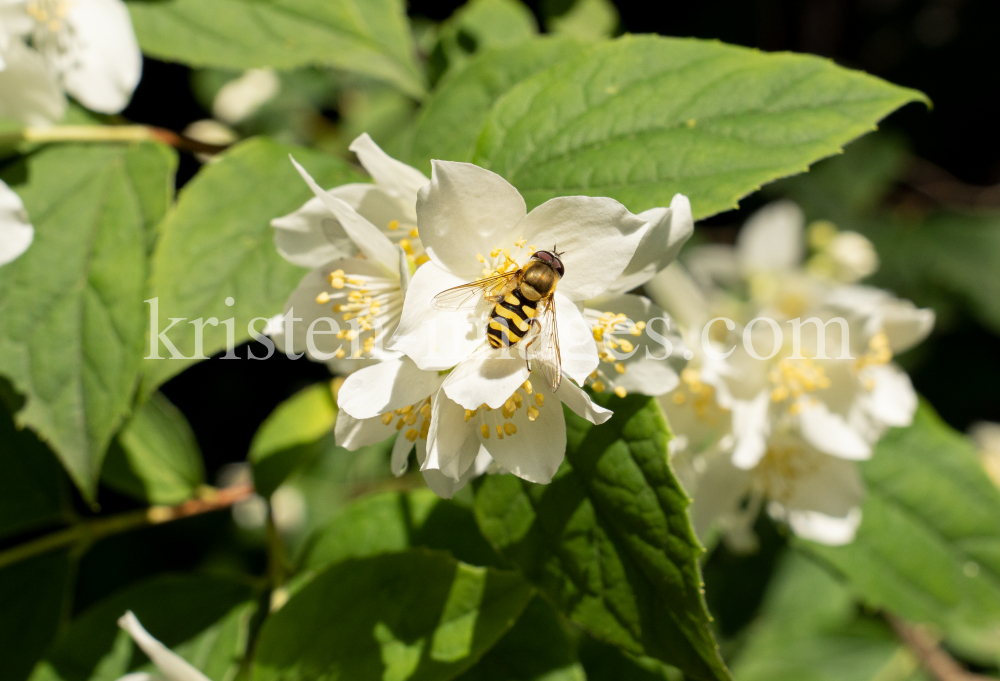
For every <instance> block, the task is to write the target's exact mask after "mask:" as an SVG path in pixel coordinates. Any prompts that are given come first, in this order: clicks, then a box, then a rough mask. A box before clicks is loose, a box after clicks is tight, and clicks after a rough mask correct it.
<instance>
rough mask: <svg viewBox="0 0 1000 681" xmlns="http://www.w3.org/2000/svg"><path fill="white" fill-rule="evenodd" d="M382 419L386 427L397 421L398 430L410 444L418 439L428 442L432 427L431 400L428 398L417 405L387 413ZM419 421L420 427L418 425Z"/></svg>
mask: <svg viewBox="0 0 1000 681" xmlns="http://www.w3.org/2000/svg"><path fill="white" fill-rule="evenodd" d="M381 418H382V424H383V425H386V426H388V425H391V424H392V422H393V420H394V419H395V420H396V426H395V428H396V430H397V431H399V432H400V433H401V434H402V436H403V437H405V438H406V439H407V440H409V441H410V442H414V441H416V440H417V438H420V439H421V440H426V439H427V433H428V432H429V431H430V427H431V398H430V397H427V398H424V399H423V400H421V401H420V402H417V403H416V404H410V405H407V406H405V407H400V408H399V409H393V410H392V411H387V412H386V413H384V414H382V417H381ZM418 420H419V421H420V424H419V425H417V421H418ZM404 428H406V430H405V431H404V430H403V429H404Z"/></svg>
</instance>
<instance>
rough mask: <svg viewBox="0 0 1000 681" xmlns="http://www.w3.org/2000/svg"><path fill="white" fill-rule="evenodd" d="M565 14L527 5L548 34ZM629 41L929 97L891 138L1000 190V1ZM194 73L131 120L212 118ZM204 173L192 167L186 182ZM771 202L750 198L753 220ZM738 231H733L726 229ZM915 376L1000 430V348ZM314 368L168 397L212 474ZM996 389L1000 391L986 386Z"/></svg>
mask: <svg viewBox="0 0 1000 681" xmlns="http://www.w3.org/2000/svg"><path fill="white" fill-rule="evenodd" d="M559 2H565V0H554V3H555V4H544V5H543V3H541V2H528V3H527V4H528V5H529V6H530V7H531V9H532V10H533V11H534V12H535V14H536V16H538V17H539V20H540V23H544V18H543V17H544V15H545V14H547V13H552V12H553V10H555V11H556V12H558V9H559V8H558V6H557V3H559ZM460 4H462V3H460V2H432V1H427V0H418V1H416V2H412V3H411V5H410V14H411V15H412V16H415V17H416V16H419V17H426V18H429V19H433V20H442V19H445V18H447V17H448V16H449V15H450V14H451V13H452V12H453V11H454V10H455V9H456V8H457V7H458V6H459V5H460ZM615 4H616V6H617V7H618V9H619V12H620V14H621V20H622V25H621V27H620V28H621V31H623V32H624V31H627V32H632V33H649V32H655V33H661V34H663V35H672V36H694V37H699V38H717V39H719V40H722V41H725V42H730V43H736V44H740V45H746V46H751V47H758V48H760V49H763V50H769V51H774V50H792V51H797V52H809V53H813V54H818V55H823V56H826V57H830V58H832V59H834V60H835V61H837V62H838V63H840V64H842V65H844V66H849V67H853V68H860V69H863V70H866V71H868V72H870V73H873V74H875V75H878V76H881V77H883V78H885V79H887V80H890V81H892V82H894V83H898V84H900V85H905V86H909V87H912V88H916V89H918V90H921V91H923V92H925V93H926V94H927V95H928V96H930V98H931V100H933V102H934V107H933V109H932V110H931V111H928V110H927V109H925V108H924V107H922V106H919V105H910V106H907V107H905V108H904V109H903V110H902V111H899V112H897V113H895V114H893V115H892V116H891V117H890V118H889V119H887V120H886V121H885V122H884V123H883V126H882V127H883V128H889V129H894V130H896V131H898V132H901V133H903V134H904V135H905V136H906V137H907V138H908V139H909V140H910V143H911V146H912V149H913V151H914V153H915V154H916V155H917V156H919V157H921V158H923V159H925V160H927V161H930V162H931V163H933V164H935V165H937V166H939V167H940V168H942V169H943V170H944V171H946V172H947V173H950V174H951V175H952V176H954V177H955V178H957V180H959V181H961V182H963V183H968V184H971V185H990V184H996V183H1000V126H998V125H997V118H998V117H997V106H996V105H997V99H998V96H1000V95H998V85H1000V41H998V40H997V38H996V31H997V28H998V27H1000V2H996V0H909V1H907V0H804V1H798V2H795V1H790V0H716V1H714V2H713V1H710V2H705V1H703V2H698V3H692V2H650V1H648V0H647V1H645V2H625V1H619V2H616V3H615ZM190 79H191V74H190V71H189V69H187V68H186V67H182V66H178V65H175V64H164V63H162V62H157V61H155V60H149V59H147V60H146V63H145V73H144V77H143V80H142V82H141V83H140V85H139V88H138V90H137V91H136V93H135V97H134V99H133V102H132V104H131V105H130V106H129V108H128V109H127V110H126V111H125V114H124V115H125V116H126V117H127V118H129V119H131V120H133V121H136V122H142V123H149V124H153V125H158V126H162V127H165V128H169V129H172V130H175V131H181V130H183V129H184V128H185V127H186V126H187V124H189V123H190V122H192V121H195V120H198V119H201V118H206V117H208V113H207V112H206V111H204V110H203V109H202V107H201V106H200V105H199V104H198V103H197V102H196V101H195V99H194V97H193V96H192V94H191V87H190ZM196 170H197V163H196V162H195V161H194V159H193V158H191V157H190V156H188V155H183V158H182V161H181V168H180V172H179V174H178V183H179V184H183V183H184V182H185V181H187V180H188V179H190V177H191V176H192V175H193V173H194V172H195V171H196ZM759 203H760V200H759V199H753V198H751V199H748V200H747V201H746V204H747V205H748V206H749V207H755V206H757V205H759ZM746 212H747V210H746V209H744V210H741V211H734V212H730V213H726V214H723V215H721V216H717V217H716V218H713V219H711V220H709V221H707V222H706V225H705V226H704V229H705V230H706V231H707V232H717V233H727V234H731V233H732V230H731V227H732V226H733V225H737V224H739V223H740V222H741V221H742V220H743V219H744V218H745V214H746ZM727 228H728V229H727ZM928 343H929V347H928V348H927V349H926V350H925V351H924V352H923V355H922V357H921V361H920V363H919V364H918V365H917V366H916V367H915V368H914V376H913V377H914V383H915V384H916V386H917V389H918V390H919V391H920V392H921V393H923V394H924V395H926V396H927V397H928V398H929V399H930V401H931V402H932V403H933V404H934V405H935V407H936V408H937V409H938V410H939V411H941V413H942V415H943V416H944V417H945V418H946V419H947V420H948V421H949V422H950V423H951V424H952V425H953V426H955V427H956V428H959V429H962V430H964V429H965V428H967V427H968V425H969V424H970V423H971V422H973V421H976V420H981V419H992V420H998V421H1000V395H998V392H1000V391H997V390H996V388H993V387H992V386H995V385H997V381H1000V359H998V358H1000V342H998V339H997V338H996V337H995V336H993V335H991V334H989V333H988V332H986V331H984V330H983V329H981V328H980V327H978V326H976V325H975V324H974V323H972V322H963V323H962V324H961V325H960V326H959V327H958V328H953V329H950V330H949V331H948V332H947V333H945V334H937V335H936V337H935V338H933V339H932V340H931V341H929V342H928ZM327 376H328V374H327V372H326V369H325V368H324V367H322V366H321V365H318V364H314V363H311V362H308V361H297V362H292V361H290V360H287V359H286V358H284V357H283V356H282V355H281V354H280V353H278V354H276V355H275V356H274V357H272V358H271V360H269V361H267V362H220V361H208V362H202V363H201V364H199V365H196V366H194V367H192V368H191V369H189V370H188V371H186V372H185V373H184V374H183V375H181V376H178V377H177V378H175V379H173V380H172V381H170V382H169V383H168V384H167V385H166V386H164V388H163V391H164V393H165V394H166V395H167V396H168V397H169V398H170V399H171V400H172V401H173V402H174V403H175V404H177V405H178V406H179V407H180V408H181V409H182V410H183V411H184V413H185V414H186V415H187V417H188V419H189V420H190V421H191V424H192V426H193V428H194V430H195V432H196V434H197V437H198V440H199V443H200V445H201V447H202V450H203V452H204V454H205V459H206V464H207V466H208V468H209V474H210V476H212V475H213V474H214V472H215V471H216V470H217V469H218V467H219V466H220V465H222V464H223V463H226V462H230V461H241V460H243V459H244V457H245V456H246V451H247V447H248V445H249V443H250V439H251V437H252V436H253V432H254V430H255V429H256V427H257V426H258V424H259V423H260V422H261V421H262V420H263V419H264V417H266V416H267V415H268V414H269V413H270V412H271V410H272V409H273V408H274V407H275V406H276V405H277V404H278V403H279V402H281V401H282V400H284V399H285V398H287V397H288V396H290V395H291V394H292V393H293V392H295V391H296V390H298V389H299V388H301V387H303V386H304V385H306V384H308V383H311V382H314V381H318V380H322V379H323V378H325V377H327ZM988 378H992V379H996V381H994V380H986V379H988Z"/></svg>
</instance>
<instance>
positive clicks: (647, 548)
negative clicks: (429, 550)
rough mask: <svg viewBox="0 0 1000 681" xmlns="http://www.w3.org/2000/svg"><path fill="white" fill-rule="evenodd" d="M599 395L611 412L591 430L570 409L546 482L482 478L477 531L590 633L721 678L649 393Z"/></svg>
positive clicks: (697, 675)
mask: <svg viewBox="0 0 1000 681" xmlns="http://www.w3.org/2000/svg"><path fill="white" fill-rule="evenodd" d="M597 399H598V401H599V402H601V403H602V404H605V405H606V406H608V408H610V409H612V410H613V411H614V412H615V415H614V417H612V419H611V420H610V421H608V422H607V423H605V424H604V425H602V426H594V425H593V424H591V423H590V422H588V421H585V420H584V419H582V418H580V417H578V416H576V415H575V414H573V413H572V412H570V411H567V412H566V421H567V423H566V427H567V431H568V432H567V438H568V444H567V449H566V461H567V462H566V463H565V464H564V465H563V467H562V468H561V469H560V471H559V473H557V475H556V478H555V479H554V480H553V481H552V483H551V484H549V485H535V484H531V483H528V482H524V481H522V480H519V479H518V478H515V477H513V476H489V477H487V478H486V479H485V480H484V481H483V484H482V487H481V488H480V490H479V494H478V495H477V497H476V517H477V520H478V521H479V526H480V529H481V530H482V531H483V534H484V535H486V537H487V538H488V539H489V540H490V541H491V542H492V543H493V544H494V546H495V547H496V548H497V549H498V550H499V551H500V552H501V554H502V555H503V556H504V557H505V558H507V559H509V560H511V561H513V562H514V563H516V564H517V565H518V566H519V567H520V568H521V569H522V570H523V571H524V572H525V574H527V575H528V577H529V579H531V580H532V581H533V582H535V584H537V585H538V587H539V588H540V589H541V590H542V591H543V592H544V593H545V594H546V595H547V596H548V597H549V598H550V599H551V600H552V601H553V602H555V603H556V604H557V605H558V606H559V607H560V609H561V610H562V611H563V612H564V613H565V614H566V615H567V616H568V617H569V618H570V619H572V620H573V621H574V622H576V623H577V624H579V625H580V626H582V627H583V628H584V629H586V630H587V631H588V632H590V633H591V634H592V635H593V636H595V637H597V638H598V639H600V640H604V641H607V642H609V643H612V644H614V645H616V646H619V647H621V648H622V649H624V650H626V651H627V652H629V653H630V654H632V655H646V656H650V657H655V658H657V659H659V660H662V661H664V662H667V663H669V664H672V665H674V666H676V667H679V668H680V669H681V670H683V671H684V673H685V674H686V675H688V676H690V677H691V678H694V679H728V678H729V674H728V672H727V671H726V668H725V666H724V665H723V663H722V660H721V659H720V657H719V651H718V646H717V645H716V643H715V640H714V639H713V637H712V632H711V629H710V627H709V616H708V612H707V611H706V609H705V603H704V599H703V597H702V593H701V588H702V581H701V575H700V573H699V569H698V559H699V557H700V556H701V554H702V548H701V546H700V545H699V544H698V541H697V539H696V538H695V536H694V532H693V531H692V530H691V526H690V523H689V522H688V517H687V506H688V503H689V500H688V498H687V495H686V494H685V493H684V491H683V489H682V488H681V486H680V484H679V483H678V482H677V480H676V479H675V478H674V476H673V474H672V472H671V471H670V467H669V466H668V464H667V441H668V439H669V438H670V433H669V430H668V428H667V424H666V421H665V420H664V418H663V415H662V414H661V413H660V410H659V407H658V406H657V404H656V401H655V400H654V399H652V398H647V397H643V396H639V395H634V396H629V397H627V398H625V399H619V398H615V397H613V396H612V397H610V398H609V397H607V396H598V398H597Z"/></svg>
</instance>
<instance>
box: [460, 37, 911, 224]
mask: <svg viewBox="0 0 1000 681" xmlns="http://www.w3.org/2000/svg"><path fill="white" fill-rule="evenodd" d="M911 101H926V98H925V97H924V96H923V95H922V94H920V93H919V92H916V91H914V90H908V89H905V88H901V87H897V86H895V85H891V84H889V83H886V82H884V81H882V80H879V79H877V78H874V77H872V76H869V75H866V74H864V73H860V72H857V71H849V70H847V69H844V68H841V67H839V66H837V65H835V64H834V63H833V62H832V61H830V60H828V59H820V58H818V57H812V56H806V55H797V54H787V53H781V54H765V53H762V52H759V51H756V50H750V49H746V48H742V47H735V46H732V45H725V44H722V43H719V42H714V41H704V40H695V39H681V38H663V37H659V36H625V37H623V38H619V39H617V40H614V41H611V42H608V43H604V44H601V45H599V46H598V47H596V48H595V49H593V50H591V51H590V52H588V53H587V54H586V55H584V56H583V57H581V58H579V59H573V60H571V61H569V62H565V63H561V64H557V65H556V66H554V67H552V68H550V69H548V70H547V71H544V72H542V73H539V74H537V75H536V76H534V77H533V78H530V79H528V80H526V81H524V82H522V83H521V84H520V85H518V86H517V87H516V88H514V89H512V90H511V91H510V92H508V93H507V94H506V95H505V96H504V97H503V99H501V100H500V101H499V102H497V104H496V106H494V108H493V112H492V114H491V115H490V119H489V122H488V123H487V124H486V127H485V129H484V130H483V133H482V137H481V138H480V140H479V146H478V148H477V151H476V158H475V162H476V163H477V164H479V165H482V166H484V167H487V168H490V169H491V170H493V171H495V172H497V173H499V174H501V175H503V176H504V177H505V178H507V180H509V181H510V182H511V183H512V184H514V186H516V187H517V188H518V189H519V190H520V191H521V193H522V194H523V195H524V197H525V200H526V201H527V202H528V204H529V206H536V205H538V204H540V203H542V202H544V201H546V200H548V199H550V198H553V197H555V196H565V195H576V194H583V195H590V196H611V197H613V198H615V199H618V200H619V201H621V202H622V203H624V204H625V205H626V206H628V207H629V208H630V209H631V210H633V211H635V212H638V211H641V210H645V209H647V208H651V207H653V206H658V205H659V206H665V205H667V204H669V203H670V199H671V197H672V196H673V194H674V193H675V192H681V193H683V194H685V195H687V196H688V197H689V198H690V199H691V204H692V206H693V210H694V215H695V217H696V218H700V217H705V216H708V215H712V214H714V213H717V212H719V211H723V210H727V209H729V208H732V207H733V206H734V204H735V203H736V202H737V201H738V200H739V199H740V198H741V197H743V196H745V195H747V194H748V193H750V192H752V191H754V190H756V189H758V188H759V187H760V185H762V184H764V183H766V182H770V181H772V180H775V179H777V178H779V177H783V176H786V175H791V174H793V173H799V172H802V171H804V170H806V168H807V167H808V165H809V164H810V163H813V162H814V161H817V160H819V159H821V158H823V157H825V156H829V155H831V154H835V153H837V152H839V151H840V149H841V147H842V146H843V145H844V144H846V143H847V142H849V141H850V140H852V139H854V138H855V137H858V136H859V135H862V134H864V133H865V132H868V131H870V130H873V129H874V127H875V124H876V123H877V122H878V121H879V120H880V119H881V118H882V117H884V116H886V115H887V114H889V113H890V112H892V111H893V110H895V109H897V108H898V107H900V106H902V105H903V104H906V103H907V102H911Z"/></svg>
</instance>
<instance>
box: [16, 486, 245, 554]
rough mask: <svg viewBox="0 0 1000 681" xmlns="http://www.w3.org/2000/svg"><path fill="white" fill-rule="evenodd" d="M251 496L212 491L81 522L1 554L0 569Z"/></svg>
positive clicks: (238, 490)
mask: <svg viewBox="0 0 1000 681" xmlns="http://www.w3.org/2000/svg"><path fill="white" fill-rule="evenodd" d="M253 493H254V488H253V485H239V486H234V487H227V488H225V489H220V490H213V491H212V493H211V494H208V495H206V496H204V497H203V498H200V499H190V500H188V501H185V502H184V503H182V504H178V505H176V506H150V507H149V508H143V509H139V510H137V511H128V512H127V513H119V514H118V515H113V516H108V517H106V518H94V519H93V520H85V521H81V522H79V523H76V524H75V525H71V526H70V527H67V528H65V529H62V530H58V531H56V532H53V533H51V534H47V535H44V536H42V537H38V538H37V539H33V540H31V541H28V542H25V543H23V544H19V545H18V546H14V547H12V548H9V549H7V550H5V551H0V569H2V568H4V567H7V566H8V565H12V564H14V563H18V562H20V561H22V560H27V559H28V558H34V557H35V556H39V555H42V554H43V553H48V552H49V551H55V550H56V549H61V548H65V547H67V546H75V547H77V549H78V550H80V551H83V550H86V549H87V548H88V547H89V546H90V545H92V544H93V543H94V542H96V541H98V540H99V539H103V538H105V537H109V536H111V535H115V534H121V533H123V532H129V531H131V530H135V529H138V528H140V527H148V526H150V525H160V524H162V523H168V522H170V521H172V520H179V519H181V518H188V517H191V516H194V515H200V514H202V513H210V512H211V511H218V510H221V509H224V508H229V507H230V506H232V505H233V504H235V503H237V502H240V501H243V500H244V499H248V498H249V497H250V496H251V495H252V494H253Z"/></svg>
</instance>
